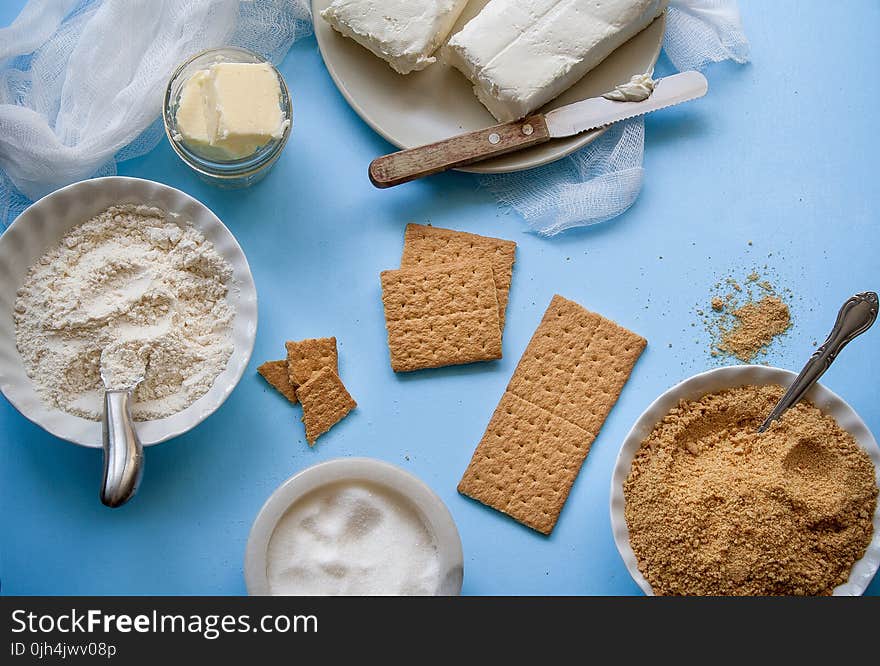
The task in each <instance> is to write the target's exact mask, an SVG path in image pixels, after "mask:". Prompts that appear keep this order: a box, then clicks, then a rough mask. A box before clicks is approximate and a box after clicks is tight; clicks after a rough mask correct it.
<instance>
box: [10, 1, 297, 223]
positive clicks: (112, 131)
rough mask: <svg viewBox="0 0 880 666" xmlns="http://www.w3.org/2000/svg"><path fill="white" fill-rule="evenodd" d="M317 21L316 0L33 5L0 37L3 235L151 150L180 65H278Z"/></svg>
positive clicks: (160, 126) (105, 2) (46, 2)
mask: <svg viewBox="0 0 880 666" xmlns="http://www.w3.org/2000/svg"><path fill="white" fill-rule="evenodd" d="M310 19H311V15H310V11H309V3H308V0H149V1H146V0H142V1H138V2H132V1H131V0H30V1H29V2H28V3H27V5H25V7H24V9H23V10H22V12H21V14H20V15H19V16H18V18H17V19H16V20H15V21H14V22H13V23H12V25H11V26H9V27H6V28H2V29H0V228H3V227H5V226H6V225H7V224H8V223H9V222H11V221H12V219H13V218H14V217H15V216H16V215H17V214H18V213H20V212H21V210H23V209H24V207H25V206H26V205H27V204H28V200H35V199H38V198H39V197H41V196H43V195H45V194H48V193H49V192H51V191H53V190H55V189H57V188H59V187H63V186H64V185H68V184H70V183H73V182H76V181H78V180H83V179H85V178H89V177H91V176H97V175H100V176H107V175H113V174H115V173H116V162H120V161H123V160H126V159H131V158H133V157H137V156H139V155H143V154H144V153H146V152H149V151H150V150H152V149H153V148H154V147H155V146H156V144H157V143H158V142H159V140H160V139H161V137H162V135H163V127H162V123H161V119H159V117H160V114H161V109H162V101H163V97H164V94H165V87H166V86H167V84H168V80H169V78H170V77H171V74H172V72H173V71H174V69H175V68H176V67H177V66H178V65H179V64H181V63H182V62H183V61H184V60H186V59H187V58H189V57H190V56H192V55H195V54H196V53H198V52H199V51H202V50H204V49H207V48H212V47H218V46H225V45H235V46H242V47H244V48H247V49H250V50H252V51H255V52H257V53H259V54H261V55H263V56H264V57H266V58H268V59H270V60H271V61H273V62H275V63H277V62H279V61H280V60H281V59H282V58H283V57H284V55H285V54H286V53H287V51H288V50H289V49H290V47H291V45H292V44H293V42H294V41H295V40H296V39H297V38H298V37H300V36H302V35H305V34H308V33H309V32H310V30H311V23H310ZM157 119H158V120H157Z"/></svg>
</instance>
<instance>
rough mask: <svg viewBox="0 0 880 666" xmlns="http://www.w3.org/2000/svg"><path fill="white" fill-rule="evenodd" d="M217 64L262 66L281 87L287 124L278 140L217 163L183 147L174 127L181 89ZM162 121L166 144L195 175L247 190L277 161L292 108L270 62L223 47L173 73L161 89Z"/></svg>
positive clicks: (213, 182)
mask: <svg viewBox="0 0 880 666" xmlns="http://www.w3.org/2000/svg"><path fill="white" fill-rule="evenodd" d="M218 62H235V63H266V64H268V65H269V66H270V67H271V68H272V71H274V72H275V75H276V76H277V77H278V83H279V85H280V87H281V97H280V98H279V100H278V103H279V104H280V106H281V113H282V116H283V118H284V120H285V121H287V123H286V126H285V128H284V133H283V134H282V135H281V137H279V138H277V139H272V140H270V141H269V142H268V143H266V144H264V145H263V146H260V147H259V148H257V150H256V151H255V152H254V153H252V154H251V155H248V156H246V157H242V158H240V159H235V160H218V159H215V158H211V157H206V156H204V155H202V154H200V153H198V152H197V151H195V150H193V149H191V148H190V147H189V146H187V145H186V143H185V142H184V141H183V138H182V137H181V134H180V132H179V131H178V128H177V107H178V103H179V101H180V93H181V91H182V90H183V86H184V85H185V84H186V82H187V81H188V80H189V78H190V77H191V76H192V75H193V74H194V73H195V72H197V71H198V70H201V69H206V68H208V67H210V66H211V65H213V64H215V63H218ZM162 120H163V121H164V123H165V134H166V136H167V137H168V141H169V143H170V144H171V147H172V148H173V149H174V152H176V153H177V155H178V157H180V159H181V160H183V161H184V162H185V163H186V164H187V165H188V166H189V167H190V168H191V169H192V170H193V171H195V172H196V173H197V174H199V176H200V177H201V178H202V180H204V181H206V182H208V183H210V184H212V185H216V186H218V187H222V188H229V189H233V188H242V187H249V186H251V185H253V184H254V183H256V182H258V181H259V180H261V179H262V178H263V177H264V176H265V175H266V174H267V173H268V172H269V169H271V168H272V165H273V164H275V162H276V161H277V160H278V157H279V156H280V155H281V151H282V150H283V149H284V146H285V144H286V143H287V138H288V137H289V136H290V130H291V127H292V126H293V108H292V106H291V103H290V93H289V92H288V90H287V85H286V84H285V82H284V77H283V76H281V73H280V72H279V71H278V70H277V69H276V68H275V67H274V66H273V65H272V63H270V62H269V61H267V60H266V59H265V58H263V57H262V56H260V55H258V54H256V53H253V52H251V51H248V50H247V49H242V48H238V47H234V46H224V47H222V48H217V49H208V50H206V51H202V52H201V53H197V54H196V55H194V56H193V57H192V58H190V59H189V60H187V61H186V62H184V63H183V64H182V65H180V67H178V68H177V69H176V70H175V72H174V74H173V75H172V76H171V80H170V81H169V82H168V87H167V88H166V89H165V101H164V103H163V105H162Z"/></svg>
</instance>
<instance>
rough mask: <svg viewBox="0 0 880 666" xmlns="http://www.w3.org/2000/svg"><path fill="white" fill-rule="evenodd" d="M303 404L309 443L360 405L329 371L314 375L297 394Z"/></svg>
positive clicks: (327, 369)
mask: <svg viewBox="0 0 880 666" xmlns="http://www.w3.org/2000/svg"><path fill="white" fill-rule="evenodd" d="M296 394H297V396H298V397H299V401H300V402H301V403H302V408H303V415H302V421H303V423H305V424H306V441H308V443H309V446H314V444H315V441H316V440H317V439H318V437H320V436H321V435H323V434H324V433H325V432H327V431H328V430H330V428H332V427H333V426H334V425H336V424H337V423H339V421H341V420H342V419H343V418H345V416H346V415H347V414H348V413H349V412H350V411H351V410H352V409H354V408H355V407H357V403H356V402H355V401H354V399H353V398H352V397H351V395H350V394H349V393H348V391H347V390H346V389H345V386H344V385H343V383H342V380H341V379H339V375H337V374H336V372H335V371H334V370H331V369H330V368H323V369H321V370H318V371H317V372H315V373H314V374H313V375H312V376H311V377H310V378H309V379H308V381H306V383H305V384H303V385H302V386H300V387H299V388H298V389H297V392H296Z"/></svg>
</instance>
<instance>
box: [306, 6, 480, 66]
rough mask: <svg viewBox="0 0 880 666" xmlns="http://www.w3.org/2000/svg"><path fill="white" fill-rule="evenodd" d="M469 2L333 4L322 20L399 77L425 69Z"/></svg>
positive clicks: (432, 60)
mask: <svg viewBox="0 0 880 666" xmlns="http://www.w3.org/2000/svg"><path fill="white" fill-rule="evenodd" d="M467 3H468V0H334V2H333V4H331V5H330V6H329V7H328V8H327V9H325V10H324V11H323V12H321V18H323V19H324V20H325V21H327V22H328V23H329V24H330V25H331V26H332V27H333V28H334V29H335V30H337V31H338V32H340V33H342V34H343V35H345V36H346V37H349V38H351V39H353V40H354V41H356V42H357V43H358V44H360V45H361V46H363V47H365V48H367V49H369V50H370V51H372V52H373V53H375V54H376V55H377V56H379V57H380V58H382V59H383V60H386V61H387V62H388V64H389V65H391V67H392V68H393V69H394V70H395V71H397V72H399V73H400V74H409V73H410V72H414V71H417V70H420V69H424V68H425V67H427V66H428V65H430V64H431V63H433V62H436V60H437V59H436V58H434V57H432V54H433V53H434V51H436V50H437V47H438V46H440V44H442V43H443V42H444V41H445V40H446V38H447V37H448V36H449V33H450V31H451V30H452V28H453V26H454V25H455V22H456V21H457V20H458V17H459V16H460V15H461V12H462V10H463V9H464V8H465V5H467Z"/></svg>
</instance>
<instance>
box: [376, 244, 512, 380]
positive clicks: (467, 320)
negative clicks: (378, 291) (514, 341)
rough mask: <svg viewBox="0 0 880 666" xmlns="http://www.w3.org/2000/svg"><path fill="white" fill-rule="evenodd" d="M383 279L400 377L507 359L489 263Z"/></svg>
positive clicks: (419, 270)
mask: <svg viewBox="0 0 880 666" xmlns="http://www.w3.org/2000/svg"><path fill="white" fill-rule="evenodd" d="M381 279H382V303H383V304H384V306H385V326H386V328H387V329H388V348H389V350H390V352H391V367H392V369H393V370H394V371H395V372H408V371H411V370H420V369H423V368H437V367H441V366H444V365H458V364H462V363H473V362H475V361H489V360H492V359H496V358H501V327H500V324H499V319H498V298H497V296H496V291H495V281H494V279H493V277H492V266H491V265H490V264H489V262H487V261H479V262H477V261H470V262H465V263H457V264H444V265H442V266H432V267H428V268H413V269H400V270H393V271H383V272H382V275H381Z"/></svg>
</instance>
